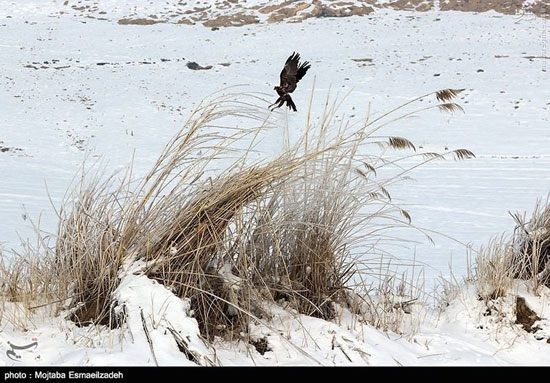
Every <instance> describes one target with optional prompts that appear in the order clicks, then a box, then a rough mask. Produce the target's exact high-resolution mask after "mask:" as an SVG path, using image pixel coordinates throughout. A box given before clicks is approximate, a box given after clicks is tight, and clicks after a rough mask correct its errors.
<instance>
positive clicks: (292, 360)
mask: <svg viewBox="0 0 550 383" xmlns="http://www.w3.org/2000/svg"><path fill="white" fill-rule="evenodd" d="M545 4H546V3H545V1H544V0H525V1H523V0H518V1H513V2H510V1H496V0H495V1H491V2H484V1H470V2H467V1H462V0H441V1H432V0H418V1H417V0H396V1H391V0H385V1H376V0H350V1H329V0H314V1H269V2H268V1H264V0H252V1H242V0H205V1H179V2H176V1H173V2H171V1H167V2H156V1H147V0H135V1H131V0H125V1H115V0H112V1H111V0H95V1H93V0H92V1H87V0H81V1H73V0H48V1H38V0H21V1H7V0H0V48H1V49H0V63H1V65H2V71H1V73H0V112H1V113H0V174H2V181H1V182H0V218H1V219H0V249H4V252H3V253H2V256H3V257H5V259H6V260H8V259H10V258H11V257H12V256H13V255H12V254H11V251H10V250H12V249H13V250H14V251H16V252H19V253H21V252H22V250H23V249H24V247H25V246H24V243H25V242H27V241H28V243H30V244H31V245H32V246H38V245H39V244H37V239H36V235H35V227H33V225H35V226H39V229H40V230H41V232H42V234H43V235H45V236H47V235H48V234H51V236H52V239H51V241H50V243H49V244H50V245H53V243H54V242H55V239H54V238H53V236H54V233H55V232H56V229H57V225H58V223H59V221H58V216H57V213H59V211H58V209H59V207H60V205H61V201H62V200H63V198H64V197H65V196H66V193H67V189H68V188H69V187H70V185H71V184H72V185H74V184H78V171H79V169H80V168H81V167H82V164H83V163H84V162H86V163H87V164H91V163H94V162H96V161H100V163H101V166H104V167H105V172H106V174H111V173H112V172H113V171H115V170H123V169H125V167H126V166H128V165H129V164H130V163H132V164H133V169H134V170H133V173H134V175H135V176H136V177H143V176H145V174H146V172H147V171H148V170H149V169H150V168H151V166H153V164H154V162H155V160H156V159H157V157H158V155H159V153H160V152H161V151H162V149H163V147H164V146H165V145H166V143H167V142H169V140H170V138H171V137H173V135H174V134H175V133H176V132H177V131H178V130H179V129H180V128H181V127H182V126H183V124H184V123H185V121H186V120H187V118H188V117H189V115H190V113H191V112H192V110H193V109H194V108H195V107H196V106H197V105H198V103H199V102H200V101H201V100H202V99H204V98H205V97H208V96H210V95H212V94H213V93H215V92H221V93H224V92H225V93H227V92H230V91H234V92H250V93H254V94H255V95H256V96H258V99H253V100H254V101H252V99H251V102H254V103H256V104H258V105H256V106H258V107H261V108H262V109H263V110H264V111H265V114H262V116H261V117H265V118H266V119H268V118H269V119H272V120H273V121H275V122H277V123H279V124H280V125H281V126H282V125H284V124H285V123H288V125H289V126H291V127H293V130H291V131H290V132H289V135H290V137H285V133H284V132H282V131H281V130H266V131H265V132H262V133H261V134H259V135H258V137H257V141H258V142H257V145H256V148H255V149H257V151H254V152H251V153H250V157H251V160H261V159H269V158H275V157H276V156H277V155H278V154H280V152H281V150H282V149H283V147H284V145H285V140H286V139H287V138H288V140H290V141H295V140H297V139H298V138H299V137H300V136H301V135H302V134H304V126H305V125H306V124H305V122H306V120H307V119H308V113H307V111H308V107H309V103H310V97H311V96H312V95H313V100H314V102H313V103H312V107H311V116H313V118H314V119H317V120H319V116H321V115H323V108H324V106H325V102H324V100H325V99H326V98H327V96H328V95H330V96H331V97H332V98H336V97H339V98H340V99H343V98H344V96H345V95H348V93H349V95H348V96H347V97H346V98H345V99H344V101H343V102H342V104H341V105H340V107H339V109H338V110H337V112H336V118H344V119H346V118H350V119H351V121H360V120H361V119H362V118H364V117H365V116H366V115H367V111H368V110H369V111H370V113H371V115H372V116H374V118H376V117H377V116H380V115H382V114H383V113H385V112H387V111H389V110H391V109H392V108H394V107H396V106H398V105H401V104H403V103H405V102H407V101H408V100H411V99H413V98H415V97H418V96H420V95H423V94H428V93H430V92H433V91H437V90H440V89H446V88H451V89H462V88H464V89H465V90H464V92H462V93H460V95H459V98H458V99H457V100H456V101H457V102H458V104H460V105H461V106H462V107H463V108H464V111H465V113H461V112H459V113H454V114H451V115H449V114H442V113H440V112H439V111H438V110H427V111H425V112H424V113H422V114H420V115H419V116H417V117H414V118H406V119H402V120H399V121H396V122H394V123H392V124H389V125H388V126H387V127H385V130H384V134H387V135H393V136H400V137H406V138H407V139H409V140H411V141H412V142H413V143H414V144H415V145H416V147H415V148H417V149H418V150H422V151H428V152H432V151H433V152H438V153H439V152H445V151H452V150H455V149H459V148H467V149H469V150H471V151H473V152H474V153H475V155H476V158H475V159H470V160H467V161H452V160H441V161H432V162H429V163H428V164H426V165H424V166H421V167H418V168H417V169H415V170H414V171H412V172H411V173H410V174H408V175H409V176H410V177H412V178H411V179H408V180H405V181H404V182H399V183H396V184H395V185H390V186H389V187H388V189H389V192H390V193H391V196H392V202H395V203H396V204H398V205H399V206H401V207H403V208H405V209H406V210H407V211H408V213H409V214H410V216H411V219H412V223H413V224H414V225H415V226H417V227H420V228H422V229H423V231H422V232H419V231H415V230H405V229H401V228H398V229H396V231H395V233H394V234H395V236H396V237H401V238H405V239H406V240H407V241H408V243H407V244H406V246H401V245H398V246H389V247H388V248H385V249H384V250H385V251H388V252H390V253H391V254H392V255H393V256H394V257H395V259H397V260H396V261H394V262H393V263H392V267H393V266H394V265H397V264H402V265H404V266H403V267H404V268H405V269H407V266H408V265H410V264H411V263H414V264H415V267H417V266H418V265H421V266H423V269H422V271H418V268H416V269H415V270H414V273H416V274H420V276H421V279H422V282H418V283H419V285H421V287H422V288H423V289H424V290H425V293H426V295H425V296H424V298H425V302H420V301H417V300H416V298H417V297H415V299H414V302H411V303H412V305H411V308H410V309H409V307H407V308H406V309H405V308H404V306H400V305H398V306H393V304H394V303H392V305H390V306H391V307H390V309H389V311H390V312H391V313H392V314H391V315H396V318H397V317H398V318H399V320H397V319H396V323H397V322H398V323H399V326H398V327H401V331H396V332H392V331H390V332H389V333H386V332H384V331H383V329H378V328H376V327H375V326H373V325H372V323H370V322H369V323H366V322H365V321H364V320H361V319H359V317H358V314H357V312H352V311H353V310H351V309H350V307H338V310H339V311H338V316H337V317H338V318H339V319H338V320H335V321H334V322H329V321H325V320H322V319H319V318H313V317H309V316H305V315H302V314H297V313H296V312H295V311H292V309H289V308H287V307H285V306H284V304H282V303H281V304H279V303H276V304H275V303H267V302H266V306H267V307H266V308H265V310H266V312H267V313H269V315H266V316H265V317H263V318H256V319H257V320H256V321H255V322H253V324H252V325H251V326H250V328H249V329H248V331H249V333H248V337H249V339H251V340H252V341H251V342H249V343H243V342H230V341H228V340H222V339H221V338H220V339H217V340H216V341H215V342H214V343H212V344H211V343H209V342H207V341H205V340H204V339H203V337H202V336H201V335H200V329H199V325H198V324H197V321H196V320H195V318H194V317H193V315H192V314H193V313H192V310H191V308H190V303H189V301H187V300H183V299H180V298H179V297H178V296H177V294H175V293H174V292H173V291H171V290H170V289H168V288H166V287H165V286H163V285H162V284H160V283H157V281H156V280H154V279H153V278H149V277H147V276H145V275H143V274H139V273H137V275H136V273H133V271H135V270H133V269H132V270H131V271H132V272H127V273H121V275H120V277H121V278H122V279H121V283H120V285H119V286H118V288H117V289H116V301H117V302H119V303H120V306H119V307H122V306H123V303H124V304H125V310H127V312H126V314H127V320H126V322H125V325H124V326H122V327H120V328H117V329H114V330H111V329H108V328H106V327H101V326H97V327H96V326H84V327H78V326H76V325H75V324H74V323H73V322H71V321H68V320H65V317H63V316H57V317H49V314H50V313H49V312H47V310H44V311H42V310H41V309H42V308H38V309H36V310H34V311H33V312H32V314H29V315H27V313H24V314H22V312H23V311H22V310H23V309H22V308H21V307H20V306H19V304H17V303H14V302H7V303H6V304H5V305H3V306H0V366H2V365H7V366H11V365H15V364H17V363H19V362H16V361H14V360H13V358H9V355H7V354H6V352H5V351H4V350H7V349H9V346H8V342H11V343H12V344H26V343H31V341H32V339H37V342H38V346H37V347H36V348H34V349H32V350H29V351H25V352H24V353H22V354H21V362H24V363H25V364H38V365H51V364H55V365H58V364H68V365H103V364H111V365H112V364H118V365H120V364H122V365H126V364H136V365H155V364H159V365H191V364H200V365H213V364H214V365H217V364H221V365H242V364H247V365H248V364H258V365H274V364H275V365H279V364H284V365H289V364H323V365H331V364H336V365H341V364H361V365H364V364H367V365H401V364H403V365H420V364H427V365H433V364H458V365H476V364H484V365H493V364H495V365H504V364H546V365H548V364H549V363H550V359H549V358H550V356H549V355H550V354H549V353H548V352H547V351H548V347H550V345H549V344H548V342H547V341H548V339H549V336H550V328H548V320H550V316H549V315H550V314H549V310H550V307H549V306H548V304H549V303H548V302H549V301H548V298H549V297H550V295H549V294H550V293H549V292H548V289H547V288H545V287H541V290H540V291H538V292H537V294H535V293H534V289H533V287H532V286H530V285H529V283H528V282H519V281H516V282H514V286H513V288H511V289H510V290H509V291H508V292H507V293H506V294H504V295H503V296H501V297H497V298H495V299H486V300H482V299H480V297H479V295H478V292H477V290H476V287H475V283H473V282H472V281H471V280H469V281H468V283H466V284H463V285H461V286H453V288H450V289H449V291H445V294H443V295H445V299H444V301H445V302H446V305H445V307H444V308H442V307H433V305H434V302H436V301H437V303H438V304H439V303H441V300H440V299H439V300H436V299H434V295H438V296H439V295H441V294H442V293H441V291H437V292H435V293H434V292H433V289H434V288H435V286H436V285H437V284H438V281H437V279H438V277H439V276H440V275H443V276H444V277H445V278H446V279H450V278H451V271H450V269H452V274H453V275H452V277H453V278H456V279H457V280H462V278H463V277H466V275H467V273H468V264H467V263H468V262H471V259H468V258H467V250H468V247H469V246H468V245H471V246H472V247H473V248H474V249H477V248H478V247H479V246H481V245H485V244H487V242H488V241H489V239H490V238H491V237H493V236H495V235H498V234H500V233H502V232H505V231H506V232H511V231H512V230H513V229H514V227H515V225H516V222H514V220H513V219H512V218H511V216H510V212H511V213H514V212H516V211H519V212H524V211H528V212H529V211H531V210H532V209H533V206H534V205H535V201H536V200H537V199H538V198H541V197H544V196H546V195H547V194H548V193H549V192H550V149H549V147H550V146H549V145H548V142H550V129H549V127H550V77H549V71H550V61H549V60H550V53H549V51H548V49H549V48H548V42H547V39H548V37H547V36H550V19H549V18H548V10H547V9H546V8H545ZM348 16H349V17H348ZM293 51H298V52H300V54H301V56H302V58H303V59H304V60H308V61H309V62H310V63H311V64H312V68H311V70H310V71H309V72H308V74H307V76H306V77H305V78H304V79H303V80H302V81H301V82H300V85H299V87H298V89H297V90H296V92H295V93H293V95H292V97H293V99H294V101H295V103H296V105H297V107H298V112H297V113H291V112H289V111H287V110H283V109H279V110H277V111H275V112H273V113H272V114H269V112H268V110H267V106H268V105H269V104H270V103H271V102H273V101H275V99H276V94H275V92H274V91H273V86H274V85H276V84H277V83H278V81H279V72H280V70H281V67H282V65H283V63H284V61H285V60H286V58H287V57H288V56H289V55H290V53H292V52H293ZM193 62H195V63H197V64H199V65H200V66H202V67H203V68H204V69H203V70H193V69H191V68H190V67H189V66H188V64H190V63H193ZM191 67H192V66H191ZM229 87H234V88H229ZM421 102H423V104H422V105H423V106H429V105H432V106H433V105H434V104H433V100H429V99H426V100H422V101H421ZM262 113H263V112H262ZM317 120H316V121H317ZM237 123H238V122H237ZM238 128H242V126H238ZM392 155H393V154H391V153H390V156H392ZM395 156H397V154H396V155H395ZM390 158H394V157H390ZM416 164H418V160H417V159H414V158H411V159H407V160H405V161H404V162H403V165H404V166H406V167H411V166H415V165H416ZM75 177H76V178H75ZM52 205H53V206H52ZM31 222H32V223H31ZM425 234H428V235H429V236H430V237H431V238H432V239H433V242H431V241H430V240H429V239H427V237H426V235H425ZM138 266H139V265H133V266H132V267H138ZM402 270H403V269H402V268H400V269H399V271H402ZM416 274H415V275H416ZM439 288H441V287H439ZM517 296H521V297H524V299H525V300H526V302H527V303H528V305H529V307H531V309H533V310H534V311H536V314H537V318H538V319H537V321H535V322H537V323H532V324H531V325H529V329H528V330H525V328H522V324H521V323H516V322H517V315H518V314H517V312H516V311H517V310H516V308H517V307H518V306H517V300H516V299H517ZM411 301H412V300H411ZM121 310H122V309H121ZM358 310H359V312H361V310H360V308H359V309H358ZM143 312H145V314H143ZM144 315H145V316H144ZM392 318H393V317H392ZM389 321H390V322H391V320H389ZM175 322H177V323H175ZM21 327H24V328H26V329H27V330H28V332H22V331H21ZM60 329H61V331H60ZM394 330H395V329H394ZM397 332H400V333H399V334H398V333H397ZM178 334H179V335H178ZM130 339H131V340H130ZM182 339H184V340H182ZM182 342H183V343H182ZM151 343H152V344H153V346H151ZM182 344H183V345H182ZM151 347H152V349H154V350H156V351H155V352H153V353H151V352H149V350H151ZM182 349H185V351H182ZM214 350H215V351H214Z"/></svg>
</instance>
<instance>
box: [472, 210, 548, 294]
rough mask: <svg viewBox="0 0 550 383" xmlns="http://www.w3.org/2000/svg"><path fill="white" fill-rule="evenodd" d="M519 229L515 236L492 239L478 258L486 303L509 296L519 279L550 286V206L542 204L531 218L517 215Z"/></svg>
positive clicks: (478, 277)
mask: <svg viewBox="0 0 550 383" xmlns="http://www.w3.org/2000/svg"><path fill="white" fill-rule="evenodd" d="M513 217H514V219H515V220H516V223H517V226H516V228H515V230H514V234H513V235H512V236H511V237H510V238H507V237H505V236H502V237H501V238H499V239H494V240H492V241H491V242H490V243H489V245H488V246H487V247H486V248H481V249H480V250H479V252H478V254H477V256H476V269H475V275H474V281H475V283H476V285H477V287H478V293H479V295H480V297H481V298H483V299H485V300H493V299H496V298H499V297H503V296H505V295H506V294H507V293H508V292H509V291H510V290H511V288H512V286H513V285H514V280H515V279H523V280H526V281H530V282H531V283H532V286H533V289H534V291H535V292H536V291H537V289H538V287H539V286H540V285H546V286H550V204H549V203H548V200H547V201H546V203H542V202H541V201H538V202H537V204H536V206H535V209H534V211H533V213H532V216H531V219H530V220H529V221H527V220H526V218H525V214H523V215H520V214H519V213H516V214H514V215H513Z"/></svg>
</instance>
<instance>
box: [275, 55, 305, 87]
mask: <svg viewBox="0 0 550 383" xmlns="http://www.w3.org/2000/svg"><path fill="white" fill-rule="evenodd" d="M299 61H300V54H299V53H296V52H293V53H292V54H291V55H290V57H289V58H288V59H287V60H286V63H285V66H284V68H283V70H282V71H281V76H280V77H281V84H280V86H281V88H286V91H287V92H289V93H290V92H293V91H294V89H296V83H297V82H298V78H297V76H298V62H299ZM306 70H307V69H306ZM304 74H305V72H304V73H303V74H302V76H303V75H304ZM300 78H301V77H300Z"/></svg>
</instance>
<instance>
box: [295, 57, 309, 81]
mask: <svg viewBox="0 0 550 383" xmlns="http://www.w3.org/2000/svg"><path fill="white" fill-rule="evenodd" d="M309 68H311V64H310V63H309V61H306V62H304V63H302V64H300V66H299V67H298V72H297V73H296V84H297V83H298V81H300V80H301V79H302V77H304V76H305V75H306V73H307V71H308V69H309Z"/></svg>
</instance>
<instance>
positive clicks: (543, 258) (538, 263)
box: [513, 199, 550, 289]
mask: <svg viewBox="0 0 550 383" xmlns="http://www.w3.org/2000/svg"><path fill="white" fill-rule="evenodd" d="M514 218H515V219H516V222H517V227H516V231H515V236H514V244H515V247H516V253H515V256H514V259H513V263H514V265H516V266H517V270H516V271H515V273H514V277H516V278H521V279H530V280H532V281H533V283H534V285H535V289H536V288H537V287H538V286H539V285H546V286H549V287H550V203H549V200H548V199H547V200H546V202H545V203H543V202H542V201H538V202H537V204H536V205H535V209H534V211H533V214H532V216H531V219H530V220H529V221H526V219H525V216H520V215H519V214H515V216H514Z"/></svg>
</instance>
